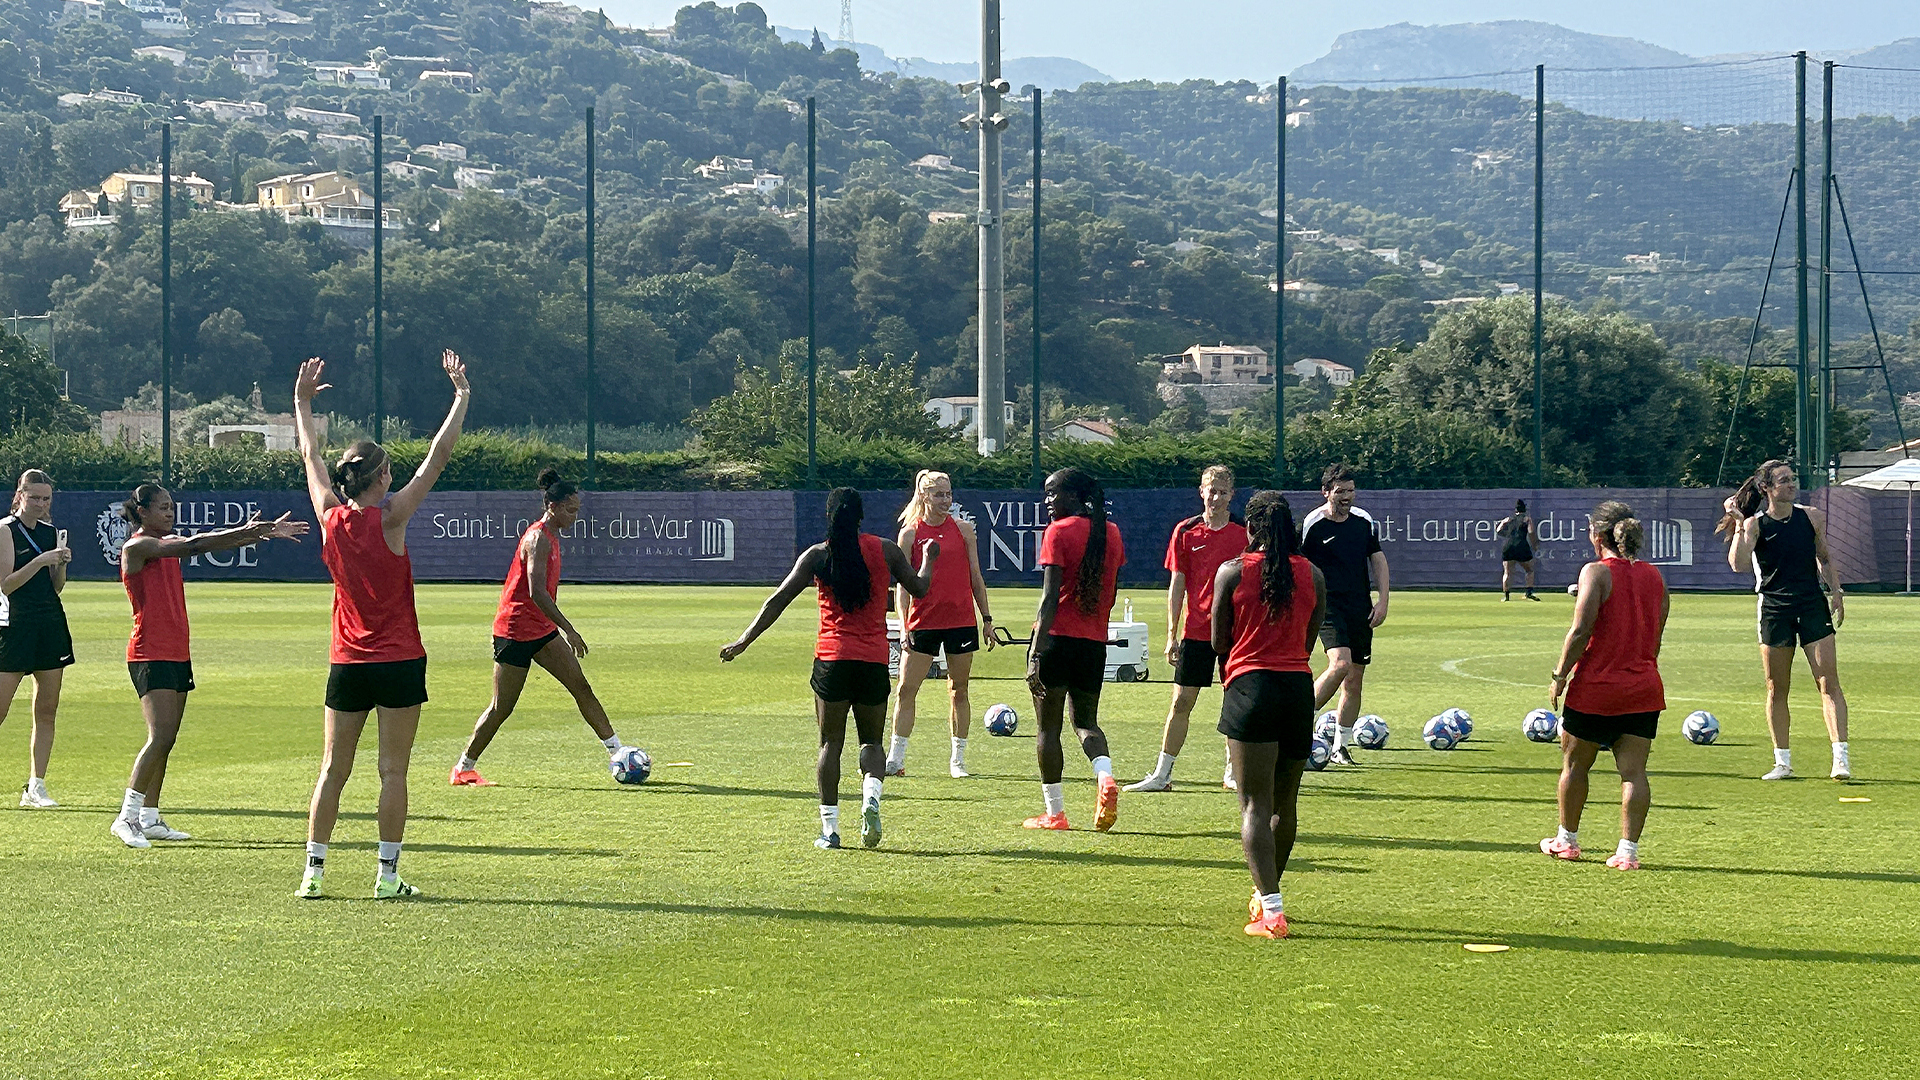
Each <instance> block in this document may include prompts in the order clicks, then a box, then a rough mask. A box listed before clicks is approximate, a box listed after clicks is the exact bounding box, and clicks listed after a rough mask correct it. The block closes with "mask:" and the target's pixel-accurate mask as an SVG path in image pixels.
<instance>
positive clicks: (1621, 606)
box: [1540, 500, 1672, 870]
mask: <svg viewBox="0 0 1920 1080" xmlns="http://www.w3.org/2000/svg"><path fill="white" fill-rule="evenodd" d="M1591 522H1592V524H1591V525H1589V527H1588V532H1587V535H1588V539H1590V540H1591V541H1592V542H1593V556H1594V560H1593V561H1592V562H1590V563H1588V564H1587V565H1586V566H1584V567H1582V568H1581V569H1580V593H1579V596H1580V599H1579V602H1578V603H1577V604H1576V605H1575V606H1574V609H1573V627H1572V628H1571V629H1569V630H1568V631H1567V639H1566V642H1565V643H1564V644H1563V645H1562V646H1561V648H1560V662H1559V663H1557V664H1555V665H1554V667H1553V672H1552V675H1551V678H1552V683H1553V700H1552V706H1553V708H1555V709H1558V708H1559V707H1560V697H1561V695H1562V693H1564V694H1565V695H1566V699H1567V708H1566V713H1565V715H1563V716H1562V717H1561V718H1560V753H1561V765H1560V831H1559V832H1558V833H1557V834H1555V835H1553V836H1549V837H1547V838H1546V839H1545V840H1542V841H1540V850H1541V851H1543V852H1545V853H1546V854H1548V855H1552V856H1553V857H1554V858H1556V859H1567V860H1569V861H1571V860H1575V859H1578V858H1579V857H1580V812H1581V811H1582V810H1583V809H1585V808H1586V805H1587V773H1588V772H1589V771H1590V770H1591V769H1592V768H1593V762H1594V759H1595V758H1597V757H1598V756H1599V755H1600V751H1601V750H1602V749H1604V748H1607V747H1612V748H1613V765H1614V768H1616V769H1618V770H1619V771H1620V846H1619V847H1618V848H1617V849H1616V850H1615V851H1614V853H1613V855H1612V857H1610V858H1609V859H1607V865H1608V866H1611V867H1613V868H1614V869H1615V870H1638V869H1640V831H1641V830H1642V829H1644V828H1645V827H1646V824H1647V807H1648V806H1649V805H1651V804H1652V802H1653V789H1652V787H1650V786H1649V785H1648V783H1647V755H1648V753H1650V752H1651V751H1652V750H1653V739H1654V736H1655V734H1657V731H1658V728H1659V725H1660V710H1662V709H1664V708H1666V707H1667V698H1666V691H1665V689H1664V687H1663V686H1662V684H1661V681H1660V637H1661V635H1662V634H1663V633H1665V632H1666V627H1667V614H1668V612H1669V611H1670V610H1671V609H1672V598H1671V597H1670V596H1668V594H1667V583H1666V581H1665V580H1663V579H1662V578H1661V577H1660V571H1659V570H1658V569H1656V568H1655V567H1653V566H1651V565H1649V564H1647V563H1644V562H1641V561H1640V559H1639V555H1640V545H1641V539H1642V530H1641V528H1640V521H1639V519H1638V518H1636V517H1634V516H1633V511H1632V510H1631V509H1629V508H1628V507H1627V505H1626V504H1625V503H1620V502H1614V501H1612V500H1608V501H1607V502H1603V503H1601V504H1600V505H1599V506H1598V507H1596V508H1595V509H1594V511H1593V516H1592V518H1591Z"/></svg>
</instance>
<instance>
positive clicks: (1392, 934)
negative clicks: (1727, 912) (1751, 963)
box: [1341, 923, 1920, 964]
mask: <svg viewBox="0 0 1920 1080" xmlns="http://www.w3.org/2000/svg"><path fill="white" fill-rule="evenodd" d="M1346 925H1347V927H1348V928H1349V929H1353V930H1359V931H1375V932H1374V933H1357V934H1351V935H1347V934H1343V935H1341V936H1342V937H1352V938H1356V939H1359V940H1363V941H1406V942H1415V943H1421V944H1429V943H1430V944H1446V945H1455V944H1457V943H1459V942H1463V941H1493V942H1500V943H1502V944H1506V945H1511V946H1513V947H1514V948H1516V949H1548V950H1552V951H1555V952H1582V953H1627V954H1635V953H1637V954H1641V955H1645V956H1718V957H1724V958H1726V959H1729V960H1790V961H1799V962H1809V961H1811V962H1818V963H1828V964H1920V955H1915V954H1913V953H1884V952H1856V951H1851V950H1845V949H1794V948H1776V947H1770V946H1757V945H1743V944H1740V943H1739V942H1736V941H1716V940H1713V939H1711V938H1691V939H1688V940H1686V941H1633V940H1630V939H1626V938H1595V937H1572V936H1569V935H1562V934H1508V933H1501V932H1498V931H1491V930H1439V929H1417V928H1411V927H1404V926H1372V925H1366V924H1361V923H1348V924H1346Z"/></svg>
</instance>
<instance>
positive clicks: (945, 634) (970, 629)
mask: <svg viewBox="0 0 1920 1080" xmlns="http://www.w3.org/2000/svg"><path fill="white" fill-rule="evenodd" d="M952 509H953V482H952V481H951V480H950V479H949V478H948V477H947V474H946V473H943V472H935V471H934V470H932V469H922V470H920V474H919V475H918V476H916V477H914V480H913V498H912V499H909V500H908V501H907V508H906V509H905V510H902V511H900V539H899V541H898V543H899V545H900V549H901V550H902V551H905V552H906V553H907V557H908V558H910V559H916V560H917V559H919V558H920V552H921V550H922V549H923V548H924V547H925V545H926V542H927V541H929V540H938V541H940V550H942V551H945V552H946V553H947V561H946V563H945V564H944V565H943V566H942V567H941V568H940V572H939V573H938V574H935V575H934V577H933V585H932V587H931V588H930V589H929V590H928V592H927V595H926V598H925V599H923V600H919V601H916V600H914V599H913V597H912V595H911V594H909V593H908V592H907V591H906V590H905V589H904V588H903V589H901V590H900V596H899V607H900V630H901V642H900V697H899V699H898V700H897V701H895V702H894V706H893V743H892V745H891V746H890V747H889V748H888V750H887V775H888V776H905V775H906V773H907V739H908V737H909V736H911V735H912V734H913V721H914V706H915V704H916V703H917V701H918V699H919V697H920V684H921V683H922V682H925V681H926V678H927V671H928V670H929V669H930V668H932V666H933V658H934V656H935V655H937V654H938V653H939V652H940V651H941V650H942V649H945V650H946V655H947V731H948V733H949V737H950V738H952V740H953V747H952V749H953V753H952V756H951V757H950V758H949V759H948V761H947V772H948V774H949V775H951V776H953V777H955V778H956V779H958V778H962V777H965V776H966V775H967V732H968V731H969V730H971V728H972V726H973V704H972V702H970V701H969V700H968V699H967V683H968V680H969V678H970V677H971V676H972V674H973V654H974V653H975V652H977V651H978V650H979V648H980V633H981V628H980V626H977V625H975V624H974V621H973V613H974V609H975V608H978V609H979V611H980V622H981V623H982V624H984V626H985V627H986V634H987V649H988V650H989V651H991V650H992V649H993V647H994V641H993V614H992V612H991V611H990V610H989V608H988V603H987V581H986V579H985V578H983V577H981V576H980V550H979V544H978V543H977V541H976V540H975V538H974V532H973V526H972V525H971V524H969V523H967V522H965V521H961V520H960V519H959V518H956V517H954V516H952V514H951V511H952ZM958 551H965V552H966V553H967V559H966V562H965V564H964V566H963V564H962V563H961V561H960V557H959V556H958V555H956V554H954V553H955V552H958ZM915 569H916V570H917V569H919V567H917V566H916V567H915Z"/></svg>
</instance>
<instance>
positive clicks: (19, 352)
mask: <svg viewBox="0 0 1920 1080" xmlns="http://www.w3.org/2000/svg"><path fill="white" fill-rule="evenodd" d="M0 402H5V404H4V405H0V436H7V435H12V434H14V433H15V432H21V431H45V430H52V431H85V430H87V428H88V427H89V426H91V417H89V416H88V415H87V411H86V410H85V409H83V408H81V407H80V406H78V405H75V404H74V403H73V402H71V401H67V400H66V399H64V398H62V397H61V396H60V372H59V371H58V370H56V369H55V368H54V366H53V365H52V364H49V363H47V361H46V358H45V357H43V356H41V355H40V351H39V350H38V349H36V348H34V347H33V344H32V343H31V342H29V341H28V340H27V339H26V338H23V337H20V336H18V335H17V334H11V333H8V332H7V331H5V330H0Z"/></svg>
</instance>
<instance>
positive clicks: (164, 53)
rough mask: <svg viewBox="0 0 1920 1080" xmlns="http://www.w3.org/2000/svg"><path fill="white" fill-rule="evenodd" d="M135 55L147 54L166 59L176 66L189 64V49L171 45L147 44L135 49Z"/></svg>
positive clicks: (157, 58)
mask: <svg viewBox="0 0 1920 1080" xmlns="http://www.w3.org/2000/svg"><path fill="white" fill-rule="evenodd" d="M133 55H135V56H147V57H151V58H153V59H155V60H165V61H166V62H167V63H169V64H172V65H173V66H174V67H186V66H187V51H186V50H185V49H176V48H174V47H173V46H171V45H147V46H144V47H142V48H138V49H135V50H133Z"/></svg>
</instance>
